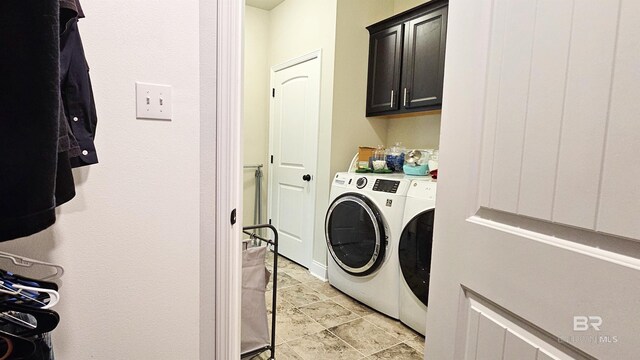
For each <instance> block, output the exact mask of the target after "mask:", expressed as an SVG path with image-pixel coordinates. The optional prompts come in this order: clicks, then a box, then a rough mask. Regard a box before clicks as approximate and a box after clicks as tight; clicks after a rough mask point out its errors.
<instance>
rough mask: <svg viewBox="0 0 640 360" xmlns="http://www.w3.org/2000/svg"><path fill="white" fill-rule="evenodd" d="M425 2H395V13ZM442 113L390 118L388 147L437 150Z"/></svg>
mask: <svg viewBox="0 0 640 360" xmlns="http://www.w3.org/2000/svg"><path fill="white" fill-rule="evenodd" d="M427 2H429V0H428V1H425V0H393V13H392V14H390V15H389V16H392V15H395V14H399V13H401V12H403V11H406V10H409V9H411V8H414V7H416V6H418V5H422V4H424V3H427ZM440 116H441V114H440V111H432V112H429V113H426V114H425V113H420V114H419V115H414V114H407V115H402V116H396V117H390V118H389V127H388V133H387V146H393V144H394V143H396V142H399V141H400V142H402V144H403V145H404V146H405V147H407V148H410V149H412V148H415V149H437V148H439V146H440Z"/></svg>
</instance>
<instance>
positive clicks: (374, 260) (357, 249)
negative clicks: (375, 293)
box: [325, 193, 386, 276]
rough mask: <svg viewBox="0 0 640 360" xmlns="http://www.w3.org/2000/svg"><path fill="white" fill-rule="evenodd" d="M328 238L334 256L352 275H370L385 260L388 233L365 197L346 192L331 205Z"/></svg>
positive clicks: (326, 229) (377, 213) (328, 219)
mask: <svg viewBox="0 0 640 360" xmlns="http://www.w3.org/2000/svg"><path fill="white" fill-rule="evenodd" d="M325 235H326V240H327V246H328V248H329V252H330V253H331V256H332V257H333V259H334V260H335V261H336V263H337V264H338V266H340V267H341V268H342V269H343V270H344V271H346V272H347V273H349V274H351V275H355V276H365V275H368V274H370V273H372V272H373V271H375V270H376V269H377V268H378V267H380V264H381V263H382V260H383V259H384V254H385V248H386V234H385V230H384V222H383V220H382V215H381V214H380V211H379V210H378V208H377V207H376V206H375V205H374V204H373V202H371V200H369V199H368V198H367V197H366V196H364V195H360V194H354V193H347V194H343V195H341V196H340V197H338V198H337V199H335V200H334V201H333V203H331V206H330V207H329V211H328V212H327V217H326V219H325Z"/></svg>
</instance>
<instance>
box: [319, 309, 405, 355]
mask: <svg viewBox="0 0 640 360" xmlns="http://www.w3.org/2000/svg"><path fill="white" fill-rule="evenodd" d="M329 331H331V332H332V333H334V334H335V335H337V336H338V337H339V338H340V339H342V340H344V341H345V342H346V343H347V344H349V345H351V346H353V347H354V348H355V349H356V350H358V351H360V352H361V353H363V354H365V355H371V354H374V353H376V352H378V351H381V350H383V349H386V348H389V347H391V346H393V345H396V344H398V343H400V341H399V340H398V339H396V338H395V337H394V336H393V335H391V334H389V333H387V332H385V331H383V330H382V329H380V328H379V327H377V326H375V325H373V324H372V323H370V322H368V321H366V320H364V319H362V318H361V319H357V320H353V321H350V322H348V323H344V324H342V325H338V326H334V327H332V328H329Z"/></svg>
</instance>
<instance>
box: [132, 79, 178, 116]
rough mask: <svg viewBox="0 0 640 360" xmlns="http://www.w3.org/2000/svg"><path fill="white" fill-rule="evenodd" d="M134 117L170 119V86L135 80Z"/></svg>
mask: <svg viewBox="0 0 640 360" xmlns="http://www.w3.org/2000/svg"><path fill="white" fill-rule="evenodd" d="M136 118H138V119H156V120H171V86H169V85H158V84H147V83H141V82H136Z"/></svg>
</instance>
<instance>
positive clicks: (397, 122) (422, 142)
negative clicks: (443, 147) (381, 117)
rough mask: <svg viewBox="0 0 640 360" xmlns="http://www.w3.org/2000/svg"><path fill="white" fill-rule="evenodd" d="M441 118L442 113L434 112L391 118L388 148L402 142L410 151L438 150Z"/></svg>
mask: <svg viewBox="0 0 640 360" xmlns="http://www.w3.org/2000/svg"><path fill="white" fill-rule="evenodd" d="M440 116H441V113H440V111H433V112H429V113H426V114H424V113H423V114H421V115H413V114H410V115H407V116H401V117H393V118H389V120H388V121H389V128H388V132H387V146H393V144H395V143H396V142H402V145H404V147H406V148H408V149H438V148H439V147H440Z"/></svg>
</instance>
